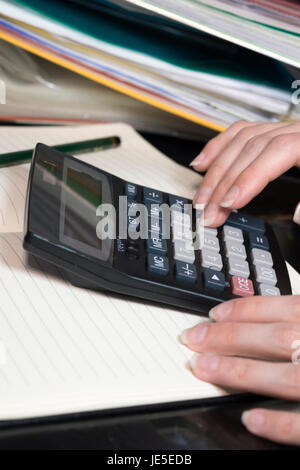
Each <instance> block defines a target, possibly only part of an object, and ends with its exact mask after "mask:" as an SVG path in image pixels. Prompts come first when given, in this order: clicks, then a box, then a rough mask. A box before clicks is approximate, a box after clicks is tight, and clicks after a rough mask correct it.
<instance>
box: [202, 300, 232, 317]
mask: <svg viewBox="0 0 300 470" xmlns="http://www.w3.org/2000/svg"><path fill="white" fill-rule="evenodd" d="M232 309H233V302H231V301H228V302H224V303H222V304H220V305H217V306H216V307H214V308H212V309H211V310H210V311H209V314H208V315H209V318H211V319H212V320H215V321H222V320H225V319H226V318H228V317H229V315H230V314H231V312H232Z"/></svg>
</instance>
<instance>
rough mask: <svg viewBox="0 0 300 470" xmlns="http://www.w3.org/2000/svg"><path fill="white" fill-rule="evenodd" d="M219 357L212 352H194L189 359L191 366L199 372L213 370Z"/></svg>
mask: <svg viewBox="0 0 300 470" xmlns="http://www.w3.org/2000/svg"><path fill="white" fill-rule="evenodd" d="M219 363H220V357H219V356H216V355H214V354H202V355H201V354H195V355H194V356H193V357H192V359H191V361H190V364H191V368H192V369H193V370H195V369H197V371H198V372H199V371H200V372H201V371H202V372H210V371H215V370H217V368H218V367H219Z"/></svg>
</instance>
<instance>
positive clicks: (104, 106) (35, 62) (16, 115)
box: [0, 40, 213, 140]
mask: <svg viewBox="0 0 300 470" xmlns="http://www.w3.org/2000/svg"><path fill="white" fill-rule="evenodd" d="M0 78H1V79H2V80H3V82H4V83H5V87H6V100H5V105H0V121H6V122H9V121H11V122H18V123H32V124H39V123H40V124H45V123H51V124H75V123H87V124H88V123H92V122H116V121H117V122H119V121H122V122H126V123H128V124H131V125H132V126H134V127H135V128H136V129H137V130H139V131H147V132H154V133H156V134H164V135H172V136H177V137H182V138H188V139H193V140H201V139H202V140H204V139H207V138H208V137H210V135H209V134H210V133H209V132H208V129H207V128H202V127H200V126H199V125H197V124H195V123H193V122H191V121H187V120H185V119H182V118H180V117H177V116H175V115H172V114H169V113H165V112H164V111H161V110H160V109H158V108H154V107H152V106H148V105H146V104H145V103H142V102H141V101H137V100H135V99H133V98H130V97H129V96H126V95H124V94H120V93H118V92H116V91H114V90H112V89H109V88H107V87H104V86H103V85H100V84H98V83H95V82H92V81H91V80H88V79H87V78H85V77H82V76H80V75H78V74H75V73H74V72H71V71H70V70H67V69H65V68H62V67H59V66H58V65H56V64H54V63H51V62H48V61H46V60H44V59H41V58H40V57H38V56H35V55H33V54H30V53H29V52H27V51H24V50H23V49H20V48H18V47H16V46H14V45H13V44H9V43H8V42H5V41H2V40H0ZM211 134H213V132H211Z"/></svg>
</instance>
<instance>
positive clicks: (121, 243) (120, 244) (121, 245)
mask: <svg viewBox="0 0 300 470" xmlns="http://www.w3.org/2000/svg"><path fill="white" fill-rule="evenodd" d="M126 246H127V244H126V240H122V238H119V237H117V251H118V252H119V253H125V252H126Z"/></svg>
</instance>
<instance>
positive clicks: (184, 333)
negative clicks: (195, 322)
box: [178, 330, 188, 346]
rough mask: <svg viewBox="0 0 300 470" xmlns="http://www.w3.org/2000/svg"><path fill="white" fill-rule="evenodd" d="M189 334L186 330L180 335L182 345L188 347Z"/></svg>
mask: <svg viewBox="0 0 300 470" xmlns="http://www.w3.org/2000/svg"><path fill="white" fill-rule="evenodd" d="M187 332H188V330H184V331H183V332H182V333H181V334H180V335H179V338H178V339H179V341H180V343H181V344H184V346H186V345H187V344H188V339H187Z"/></svg>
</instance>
